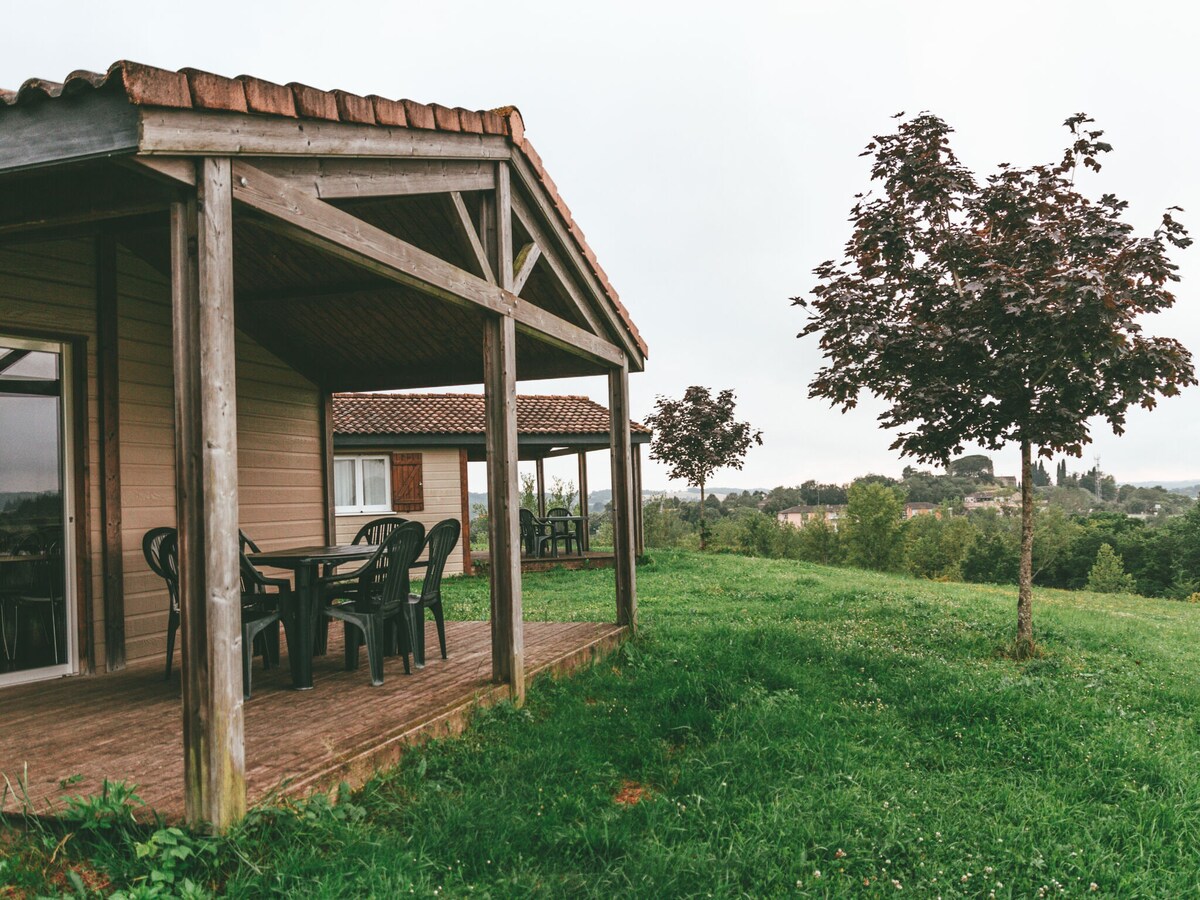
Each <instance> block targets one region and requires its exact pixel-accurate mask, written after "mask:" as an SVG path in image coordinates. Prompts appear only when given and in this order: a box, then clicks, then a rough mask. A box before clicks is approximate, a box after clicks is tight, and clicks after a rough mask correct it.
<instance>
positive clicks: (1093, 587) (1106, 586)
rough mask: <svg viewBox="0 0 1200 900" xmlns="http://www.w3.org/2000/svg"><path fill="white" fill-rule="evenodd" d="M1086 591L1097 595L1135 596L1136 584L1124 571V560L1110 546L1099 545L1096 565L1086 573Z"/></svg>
mask: <svg viewBox="0 0 1200 900" xmlns="http://www.w3.org/2000/svg"><path fill="white" fill-rule="evenodd" d="M1087 589H1088V590H1089V591H1095V592H1096V593H1098V594H1135V593H1137V582H1136V581H1135V580H1134V578H1133V576H1132V575H1130V574H1129V573H1128V572H1126V571H1125V560H1123V559H1121V556H1120V554H1119V553H1117V551H1115V550H1114V549H1113V548H1112V544H1101V545H1100V549H1099V551H1097V553H1096V563H1095V565H1093V566H1092V570H1091V571H1090V572H1089V573H1088V580H1087Z"/></svg>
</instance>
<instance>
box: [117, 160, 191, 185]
mask: <svg viewBox="0 0 1200 900" xmlns="http://www.w3.org/2000/svg"><path fill="white" fill-rule="evenodd" d="M121 165H123V166H125V167H126V168H127V169H133V170H134V171H137V172H141V173H142V174H143V175H150V176H151V177H153V178H155V179H157V180H158V181H160V182H165V183H167V184H173V185H175V186H177V187H195V186H196V160H195V159H193V158H192V157H190V156H127V157H125V158H124V159H122V160H121Z"/></svg>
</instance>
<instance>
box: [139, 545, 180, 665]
mask: <svg viewBox="0 0 1200 900" xmlns="http://www.w3.org/2000/svg"><path fill="white" fill-rule="evenodd" d="M168 535H169V536H170V537H171V539H172V540H174V539H175V529H174V528H168V527H165V526H164V527H160V528H151V529H150V530H149V531H147V532H146V534H145V535H144V536H143V537H142V554H143V555H144V556H145V557H146V564H147V565H148V566H150V571H151V572H153V573H154V574H155V575H157V576H158V577H159V578H161V579H162V580H163V581H165V582H166V583H167V594H168V595H169V596H170V601H171V606H170V609H169V611H168V612H167V674H166V680H167V681H170V680H171V662H172V660H173V659H174V658H175V636H176V635H177V634H178V633H179V570H178V555H177V554H175V553H173V554H172V555H171V559H170V565H171V566H173V567H174V568H172V569H171V570H170V571H169V572H168V569H167V564H166V562H165V561H164V560H163V557H162V544H163V541H164V540H165V539H166V538H167V536H168Z"/></svg>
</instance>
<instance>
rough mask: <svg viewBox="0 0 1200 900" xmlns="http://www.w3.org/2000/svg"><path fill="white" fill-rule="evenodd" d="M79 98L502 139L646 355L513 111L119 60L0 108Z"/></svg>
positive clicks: (14, 97)
mask: <svg viewBox="0 0 1200 900" xmlns="http://www.w3.org/2000/svg"><path fill="white" fill-rule="evenodd" d="M84 90H120V91H122V92H123V93H124V94H125V96H126V97H127V98H128V100H129V102H130V103H132V104H134V105H135V106H160V107H171V108H175V109H190V108H192V107H196V108H201V109H220V110H228V111H235V112H248V113H253V114H256V115H272V116H287V117H291V118H295V117H300V118H312V119H325V120H329V121H334V122H336V121H343V122H356V123H368V124H370V123H378V124H380V125H387V126H391V127H401V128H423V129H430V130H441V131H465V132H469V133H473V134H496V135H504V136H507V137H508V138H509V140H511V141H512V144H513V146H514V147H515V148H516V149H517V150H518V151H519V152H520V153H521V154H522V155H523V156H524V157H525V158H526V159H527V160H528V161H529V164H530V166H531V167H532V168H533V171H534V174H535V176H536V177H537V179H538V180H539V181H540V182H541V184H542V186H543V188H544V189H545V190H546V192H547V194H548V195H549V197H550V198H551V200H552V201H553V203H554V205H555V207H556V208H557V210H558V212H559V215H560V216H561V217H562V220H563V223H564V224H565V225H566V227H567V231H568V233H570V235H571V237H572V239H573V240H574V241H575V243H576V244H577V245H578V247H579V250H580V252H581V253H583V255H584V256H585V257H586V258H587V260H588V263H589V265H590V266H591V268H592V269H593V273H594V274H595V276H596V279H597V281H599V283H600V285H601V287H602V288H603V289H604V290H605V291H606V292H607V294H608V295H609V298H610V299H611V300H612V302H613V304H614V306H616V308H617V310H618V312H619V313H620V316H621V318H622V320H623V321H624V323H625V325H626V327H627V328H628V329H629V332H630V334H631V335H632V336H633V338H634V340H635V342H636V343H637V345H638V347H639V348H640V349H641V350H642V352H643V353H645V352H646V343H645V341H644V340H643V339H642V336H641V334H640V333H639V332H638V329H637V326H636V325H634V323H633V320H632V319H631V318H630V316H629V312H628V311H627V310H626V309H625V306H624V305H623V304H622V303H621V299H620V297H619V296H618V295H617V292H616V291H615V290H614V289H613V287H612V285H611V284H610V283H609V280H608V276H607V275H606V274H605V272H604V270H603V269H602V268H601V267H600V264H599V262H597V261H596V255H595V254H594V253H593V252H592V251H591V248H590V247H588V245H587V242H586V240H585V239H584V237H583V231H582V230H581V229H580V228H579V226H578V225H577V224H576V223H575V221H574V219H573V218H572V217H571V211H570V209H569V208H568V207H567V204H566V203H565V202H564V201H563V199H562V196H561V195H560V194H559V192H558V189H557V187H556V186H555V184H554V182H553V181H551V179H550V176H549V175H548V174H546V169H545V166H544V165H543V164H542V160H541V157H540V156H538V154H537V151H535V150H534V149H533V146H532V145H531V144H530V143H529V141H527V140H526V139H525V123H524V120H523V119H522V118H521V112H520V110H518V109H517V108H516V107H515V106H504V107H500V108H499V109H494V110H489V111H483V110H480V111H472V110H465V109H461V108H455V109H451V108H450V107H447V106H441V105H439V104H429V105H425V104H422V103H415V102H413V101H412V100H400V101H392V100H384V99H383V98H381V97H377V96H374V95H372V96H370V97H359V96H357V95H354V94H348V93H345V92H343V91H322V90H318V89H317V88H313V87H309V86H308V85H304V84H298V83H292V84H288V85H279V84H273V83H271V82H269V81H264V80H262V79H260V78H253V77H251V76H248V75H239V76H238V77H237V78H225V77H223V76H220V75H214V74H212V73H211V72H202V71H200V70H198V69H182V70H180V71H178V72H172V71H169V70H167V69H159V68H156V67H154V66H146V65H142V64H141V63H135V62H130V61H128V60H121V61H119V62H115V63H113V64H112V65H111V66H110V67H109V68H108V71H107V72H104V73H102V74H101V73H96V72H87V71H83V70H78V71H75V72H72V73H71V74H70V75H68V76H67V79H66V81H65V82H62V83H59V82H54V81H46V80H44V79H40V78H31V79H29V80H28V81H26V82H25V83H24V84H22V85H21V87H20V89H18V90H16V91H6V90H3V89H0V106H14V105H17V104H26V103H36V102H40V101H42V100H46V99H53V98H55V97H59V96H62V95H64V94H65V95H70V94H75V93H79V92H80V91H84Z"/></svg>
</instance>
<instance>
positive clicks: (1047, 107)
mask: <svg viewBox="0 0 1200 900" xmlns="http://www.w3.org/2000/svg"><path fill="white" fill-rule="evenodd" d="M1191 10H1192V7H1191V5H1190V4H1184V3H1182V2H1180V3H1151V2H1137V3H1135V2H1125V3H1111V2H1110V3H1105V2H1096V0H1092V2H1078V3H1077V2H1069V3H1068V2H1046V0H1043V2H1017V0H1006V2H1004V3H991V4H983V3H964V2H911V0H908V2H869V3H868V2H857V3H856V2H827V3H803V2H791V3H755V2H743V3H738V4H729V3H705V2H686V3H685V2H672V3H654V2H647V0H640V2H637V3H628V2H616V3H614V2H603V3H601V2H594V3H590V4H587V5H586V6H585V5H584V4H580V3H562V2H545V3H528V2H515V0H506V2H502V3H500V2H495V0H491V2H457V3H429V2H427V0H425V2H420V3H405V2H380V3H366V2H355V0H341V2H337V3H328V2H325V3H315V2H306V0H292V2H287V3H268V2H254V3H250V2H245V0H242V2H236V3H231V2H222V0H208V2H206V3H205V4H203V5H202V6H199V7H197V6H195V5H183V4H172V3H163V2H155V3H146V2H136V0H126V2H124V3H121V4H115V5H114V4H98V3H96V2H94V0H89V2H86V3H79V2H64V0H56V2H54V3H53V4H50V5H48V6H47V5H39V4H27V3H22V4H16V3H9V4H5V8H4V13H5V14H4V29H3V33H2V34H0V86H3V87H8V88H15V87H17V86H18V85H19V84H20V82H21V81H22V80H24V79H25V78H27V77H29V76H34V75H36V76H41V77H46V78H52V79H56V80H61V79H62V78H63V76H65V75H66V74H67V73H68V72H70V71H71V70H72V69H76V68H88V69H95V70H102V69H103V68H104V67H106V66H107V65H108V64H109V63H111V62H112V61H114V60H116V59H121V58H128V59H134V60H138V61H140V62H145V63H150V64H154V65H159V66H164V67H168V68H181V67H184V66H194V67H197V68H203V69H207V70H210V71H213V72H218V73H221V74H225V75H237V74H242V73H246V74H253V75H258V76H260V77H264V78H267V79H271V80H274V81H279V82H284V83H286V82H288V81H302V82H305V83H307V84H311V85H313V86H315V87H319V88H325V89H331V88H342V89H345V90H349V91H353V92H356V93H360V94H369V93H377V94H381V95H384V96H388V97H394V98H400V97H406V98H411V99H414V100H420V101H424V102H439V103H444V104H447V105H451V106H466V107H470V108H492V107H496V106H501V105H505V104H515V105H516V106H518V107H520V109H521V112H522V115H523V117H524V120H525V123H526V132H527V134H528V136H529V138H530V140H531V141H532V142H533V143H534V145H535V146H536V147H537V149H538V151H539V153H540V154H541V156H542V158H543V160H544V161H545V163H546V167H547V169H548V170H549V171H550V172H551V174H552V175H553V177H554V180H555V181H556V182H557V184H558V186H559V189H560V190H561V192H562V194H563V196H564V197H565V198H566V200H567V202H568V203H569V205H570V206H571V209H572V211H573V213H574V215H575V218H576V220H577V221H578V222H579V223H580V225H581V227H582V228H583V230H584V232H585V233H586V234H587V236H588V241H589V243H590V244H591V245H592V247H593V249H594V250H595V251H596V253H597V255H598V256H599V258H600V260H601V262H602V264H603V265H604V267H605V269H606V270H607V272H608V274H609V276H610V279H611V280H612V282H613V284H614V285H615V286H616V287H617V289H618V291H619V292H620V294H621V296H622V298H623V300H624V302H625V304H626V306H628V307H629V309H630V311H631V312H632V315H633V317H634V319H635V321H636V322H637V323H638V326H639V328H640V329H641V331H642V333H643V335H644V336H645V337H646V340H647V341H648V343H649V345H650V359H649V362H648V365H647V370H646V372H645V373H644V374H642V375H637V376H635V377H634V378H633V379H632V391H633V409H634V412H635V414H636V415H637V416H639V417H640V416H642V415H644V414H646V413H647V412H649V411H650V409H651V406H652V403H653V400H654V397H655V395H657V394H670V395H678V394H680V393H682V391H683V389H684V388H685V387H687V386H688V385H690V384H704V385H708V386H711V387H713V388H714V389H719V388H725V387H731V388H734V389H735V390H736V391H737V394H738V398H739V408H740V411H741V412H742V413H743V414H744V417H745V418H747V419H749V420H750V421H751V422H753V423H754V424H755V425H756V426H758V427H759V428H761V429H762V431H763V434H764V440H765V445H764V446H763V447H761V448H758V449H755V450H754V451H752V452H751V454H750V456H749V457H748V459H747V462H746V467H745V470H744V471H742V472H722V473H718V475H717V476H716V478H715V481H716V482H717V483H720V484H732V485H738V486H745V487H770V486H773V485H776V484H779V483H788V484H791V483H798V482H800V481H802V480H804V479H806V478H818V479H821V480H828V481H842V480H847V479H849V478H851V477H853V476H855V475H857V474H861V473H865V472H868V471H877V472H885V473H889V474H898V473H899V471H900V469H901V467H902V466H903V465H904V464H905V463H904V461H901V460H900V459H899V458H898V457H897V456H896V455H895V454H894V453H892V452H890V451H889V450H888V449H887V447H888V444H889V443H890V442H891V436H889V435H888V434H887V433H885V432H883V431H881V430H879V429H878V427H877V426H876V422H875V415H876V414H877V413H878V411H879V408H878V407H876V406H873V405H872V404H871V403H866V404H864V405H862V406H860V407H859V409H858V410H856V411H854V412H852V413H850V414H848V415H841V414H840V413H837V412H833V411H830V410H829V409H828V407H827V406H826V404H824V403H822V402H816V401H810V400H808V399H807V384H808V381H809V379H810V378H811V377H812V374H813V372H814V371H815V370H816V369H817V367H818V366H819V364H820V359H819V354H818V351H817V348H816V346H815V341H814V340H812V339H809V340H807V341H804V342H801V341H798V340H796V338H795V334H796V332H797V331H798V330H799V329H800V327H801V326H802V313H801V311H800V310H798V309H795V308H793V307H791V306H790V305H789V302H788V298H789V297H791V296H794V295H796V294H800V293H804V292H806V291H807V290H808V289H809V288H811V287H812V284H813V278H812V275H811V271H812V269H813V267H814V266H815V265H816V264H817V263H819V262H820V261H821V260H823V259H825V258H828V257H830V256H834V255H837V254H838V252H839V250H840V248H841V246H842V244H843V242H844V241H845V239H846V237H847V236H848V225H847V222H846V216H847V213H848V210H849V208H850V205H851V203H852V196H853V194H854V193H855V192H857V191H859V190H862V189H864V188H865V187H866V186H867V179H866V162H865V160H862V159H859V158H858V153H859V151H860V150H861V149H862V147H863V145H864V144H865V143H866V142H867V140H869V138H870V137H871V135H872V134H874V133H878V132H880V131H883V130H886V129H888V128H889V127H890V126H891V124H892V123H891V120H890V118H889V117H890V116H891V115H892V114H893V113H896V112H899V111H901V110H904V111H907V112H909V113H915V112H918V111H920V110H931V111H933V112H935V113H936V114H938V115H940V116H941V117H943V118H944V119H946V120H947V121H949V122H950V123H951V125H953V126H954V127H955V128H956V129H957V132H958V133H957V135H956V138H955V146H956V149H957V150H958V152H959V155H960V157H961V158H962V159H963V161H964V162H965V163H967V164H968V165H969V166H971V167H972V168H974V169H975V170H976V171H977V172H978V173H980V174H981V175H982V174H986V173H988V172H990V171H991V168H992V166H993V165H994V164H995V163H997V162H1002V161H1010V162H1012V163H1014V164H1027V163H1032V162H1040V161H1045V160H1049V159H1054V158H1056V157H1057V156H1058V155H1059V154H1060V153H1061V148H1062V146H1063V144H1064V140H1065V138H1064V135H1065V131H1064V130H1063V129H1062V128H1061V127H1060V126H1061V122H1062V120H1063V119H1065V118H1066V117H1067V116H1068V115H1070V114H1072V113H1075V112H1078V111H1085V112H1087V113H1089V114H1091V115H1093V116H1095V117H1096V119H1097V120H1098V123H1099V125H1100V127H1103V128H1104V129H1106V131H1107V135H1108V138H1109V139H1110V140H1111V142H1112V143H1113V144H1114V146H1115V152H1114V153H1113V154H1110V156H1109V158H1108V159H1106V160H1105V161H1104V163H1105V167H1104V171H1103V172H1102V173H1101V174H1100V175H1099V176H1090V175H1089V176H1087V177H1086V178H1084V179H1082V180H1081V182H1080V186H1081V187H1082V188H1084V189H1085V190H1089V191H1094V192H1095V193H1096V194H1097V195H1098V194H1099V193H1100V192H1101V191H1113V192H1115V193H1117V194H1118V195H1119V196H1121V197H1122V198H1124V199H1126V200H1128V201H1129V202H1130V204H1131V206H1130V217H1131V218H1132V220H1133V221H1134V222H1135V224H1136V225H1137V226H1138V227H1139V228H1140V229H1142V230H1144V231H1149V230H1150V229H1152V228H1153V227H1154V226H1155V224H1156V223H1157V221H1158V219H1159V216H1160V214H1161V212H1162V210H1163V209H1164V208H1165V207H1167V206H1169V205H1173V204H1178V205H1180V206H1183V207H1185V208H1186V209H1187V210H1188V214H1186V215H1185V216H1184V217H1183V218H1184V221H1185V222H1186V223H1187V224H1189V225H1191V226H1193V228H1194V230H1195V231H1196V232H1197V233H1198V234H1200V178H1198V177H1197V175H1196V168H1195V166H1196V163H1195V150H1196V147H1197V146H1200V140H1198V139H1200V124H1198V122H1200V120H1198V118H1197V116H1196V114H1195V110H1194V107H1195V91H1196V88H1197V85H1200V54H1197V52H1196V46H1197V39H1198V38H1200V34H1198V29H1197V18H1196V14H1195V13H1193V12H1192V11H1191ZM1198 253H1200V250H1198V249H1197V248H1192V249H1191V250H1189V251H1184V252H1182V253H1179V254H1177V256H1176V259H1177V260H1178V261H1179V262H1180V263H1181V265H1182V273H1183V276H1184V282H1183V284H1182V285H1181V286H1180V288H1179V291H1178V293H1179V304H1178V306H1177V308H1176V309H1175V310H1173V311H1171V312H1170V313H1168V314H1165V315H1162V316H1159V317H1158V318H1157V319H1156V320H1155V321H1153V323H1152V328H1153V330H1154V331H1155V332H1156V333H1160V334H1166V335H1171V336H1173V337H1176V338H1179V339H1180V340H1182V341H1183V342H1184V343H1185V344H1186V345H1187V346H1188V347H1189V348H1191V349H1192V350H1193V352H1197V351H1200V308H1198V306H1197V301H1198V300H1200V263H1198V261H1197V258H1196V257H1197V254H1198ZM521 389H522V390H524V391H528V392H532V391H535V390H536V391H539V392H566V391H570V392H584V393H589V394H591V395H593V396H594V397H596V398H597V399H604V397H605V386H604V383H603V381H602V380H601V379H588V380H578V381H568V382H561V381H560V382H542V383H524V384H522V385H521ZM1094 437H1095V443H1094V445H1093V446H1092V448H1089V451H1088V453H1087V459H1086V462H1087V464H1088V465H1090V464H1091V463H1090V460H1091V456H1092V454H1093V453H1099V454H1100V456H1101V462H1102V466H1103V468H1104V469H1105V470H1106V471H1108V472H1111V473H1113V474H1115V475H1116V476H1117V478H1118V479H1119V480H1130V481H1133V480H1145V479H1154V478H1161V479H1183V478H1191V477H1196V478H1197V479H1200V459H1196V458H1195V457H1196V453H1195V450H1194V448H1197V447H1200V389H1196V388H1193V389H1191V390H1189V391H1188V392H1187V393H1186V394H1185V395H1184V396H1183V397H1180V398H1176V399H1173V400H1169V401H1167V402H1165V403H1163V404H1161V405H1160V406H1159V407H1158V409H1157V410H1155V411H1154V412H1153V413H1143V412H1134V413H1133V414H1131V416H1130V418H1129V429H1128V433H1127V434H1126V435H1125V436H1124V437H1122V438H1120V439H1117V438H1114V437H1113V436H1112V435H1111V434H1110V433H1109V432H1108V431H1107V429H1106V428H1104V427H1103V426H1100V427H1097V428H1096V429H1095V430H1094ZM1017 461H1018V460H1017V452H1016V450H1015V449H1012V450H1009V451H1007V452H1005V453H1003V454H998V455H997V456H996V470H997V472H999V473H1009V472H1015V471H1016V468H1017ZM1072 465H1075V464H1072ZM1080 467H1082V464H1080ZM606 469H607V466H606V465H604V464H602V462H601V460H600V459H599V458H598V457H597V464H595V465H593V466H592V477H591V481H592V487H593V488H594V489H595V488H599V487H605V486H607V483H608V475H607V471H606ZM562 474H564V475H569V474H570V471H569V467H568V468H563V470H562ZM472 480H473V481H474V480H475V478H474V473H473V478H472ZM644 480H645V483H646V486H647V487H662V486H666V484H667V481H666V478H665V474H664V472H663V470H662V469H661V468H659V467H658V466H657V465H656V464H648V465H647V469H646V474H645V479H644Z"/></svg>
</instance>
